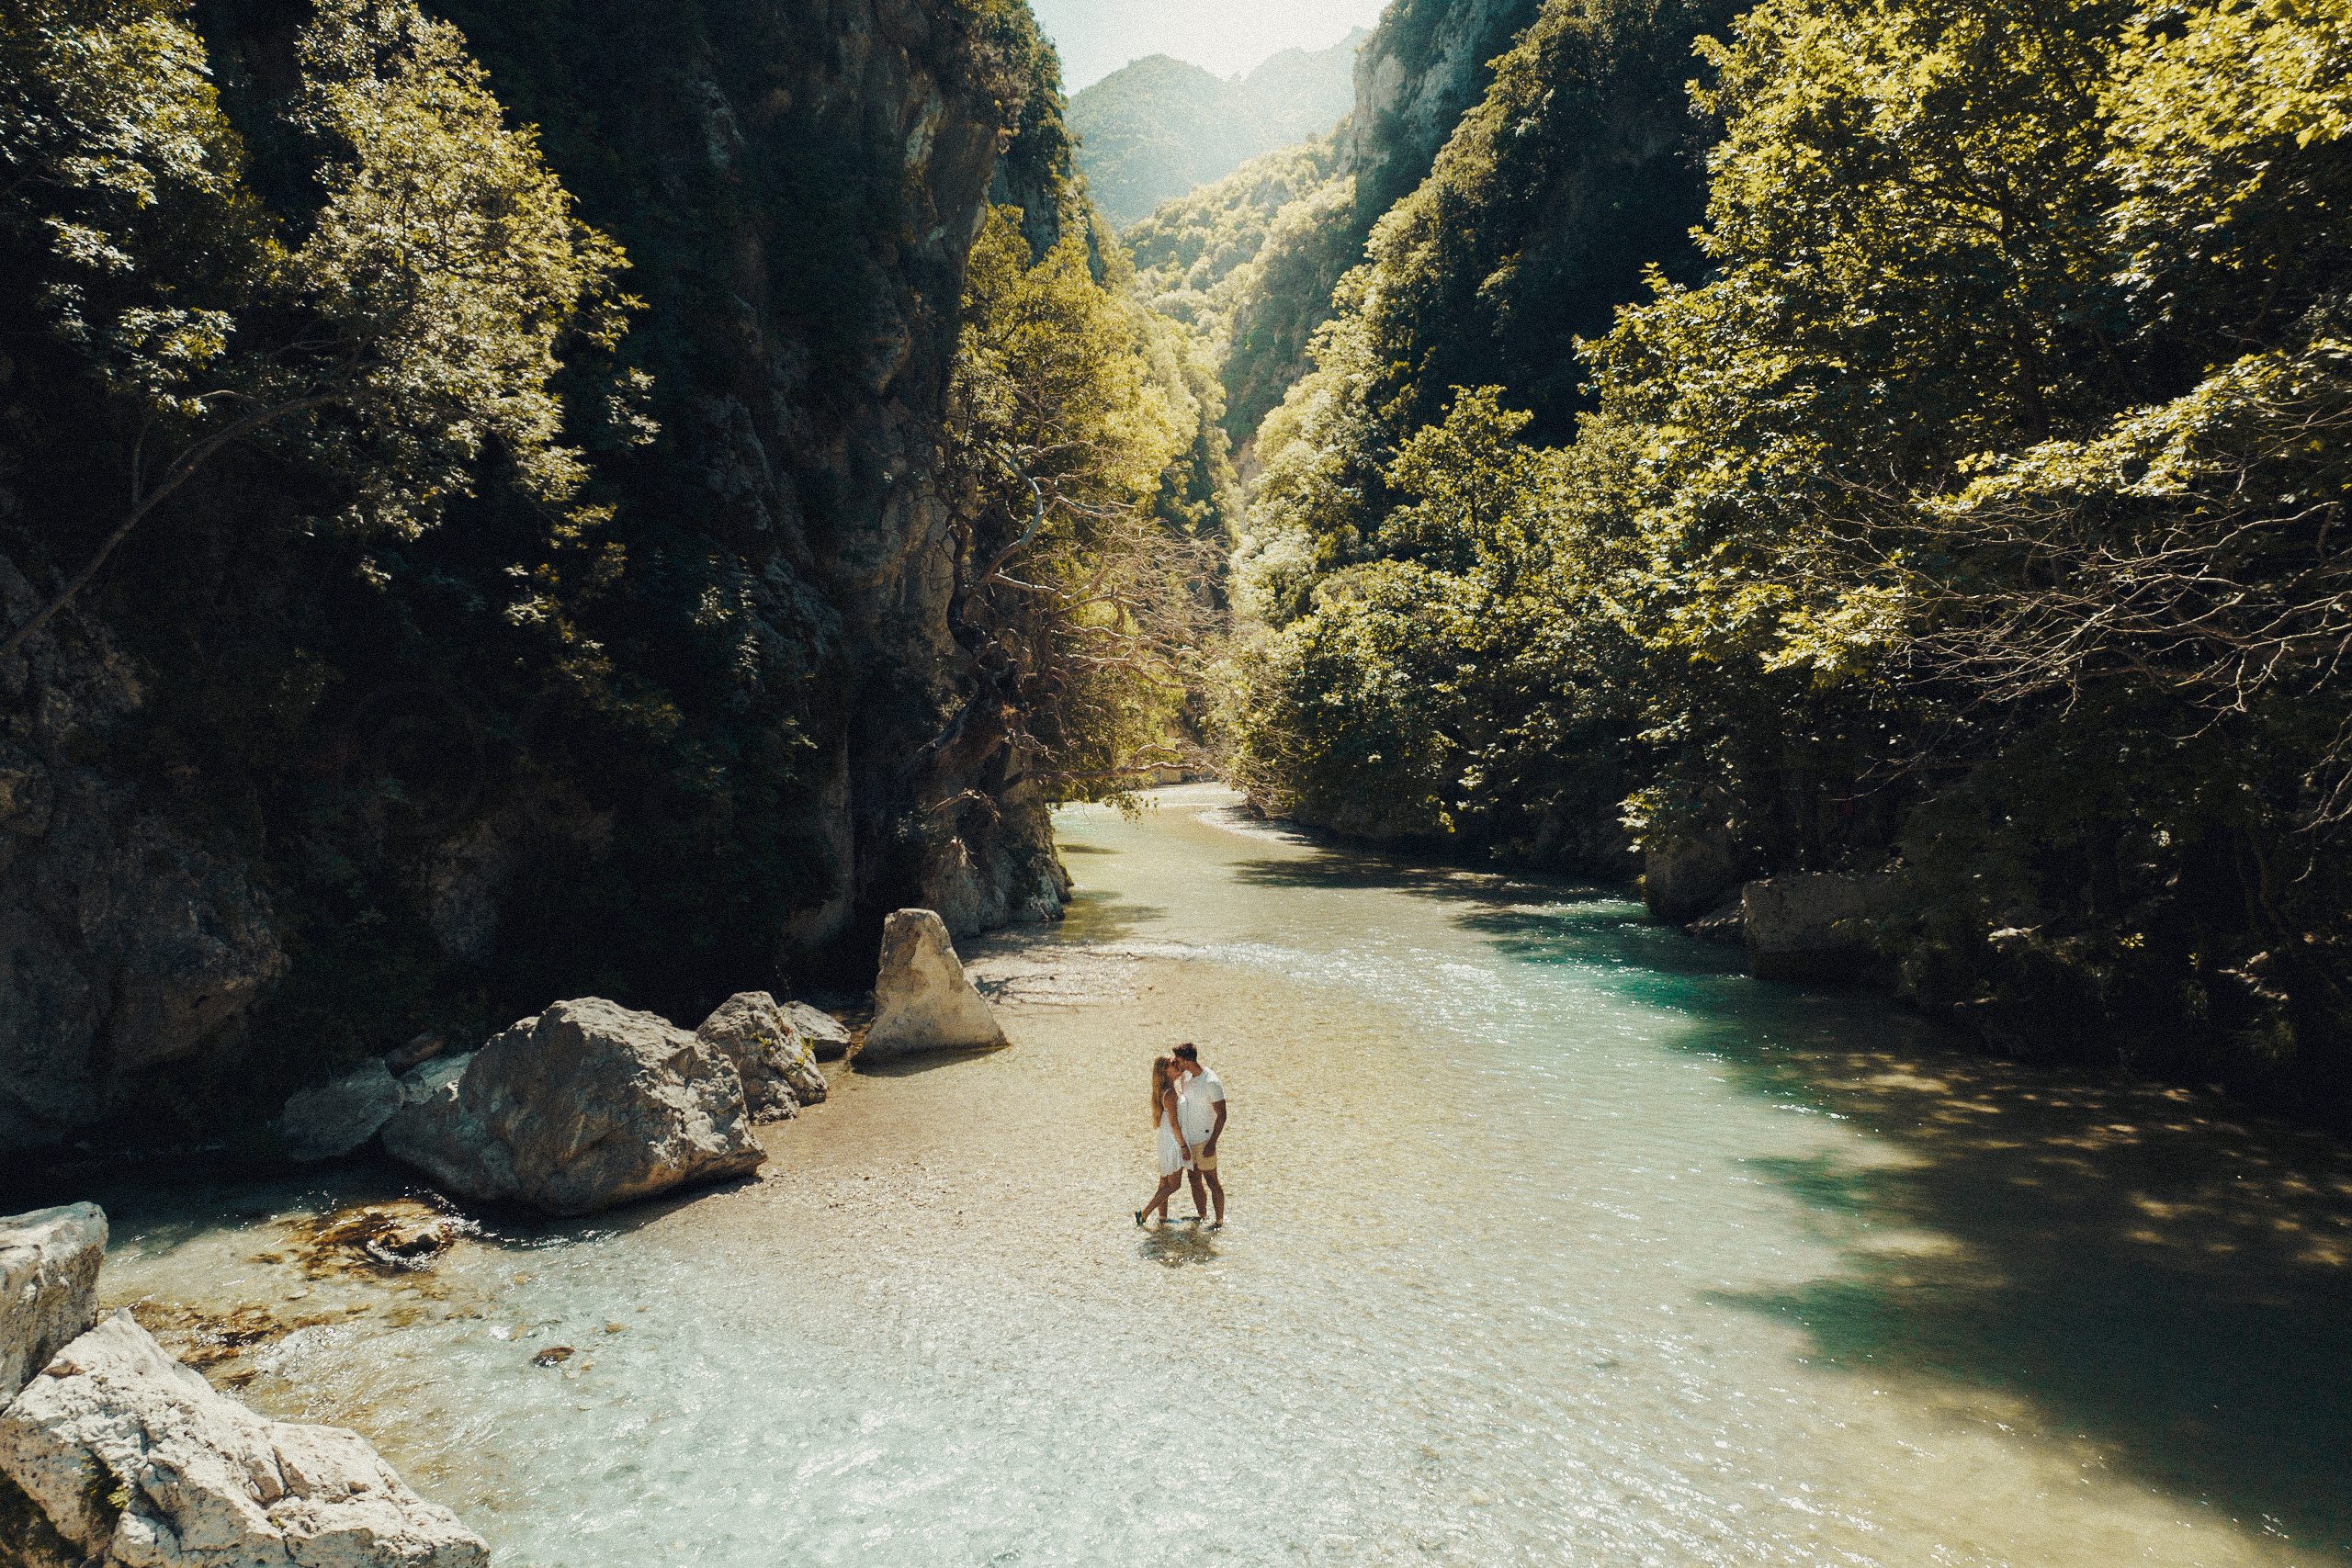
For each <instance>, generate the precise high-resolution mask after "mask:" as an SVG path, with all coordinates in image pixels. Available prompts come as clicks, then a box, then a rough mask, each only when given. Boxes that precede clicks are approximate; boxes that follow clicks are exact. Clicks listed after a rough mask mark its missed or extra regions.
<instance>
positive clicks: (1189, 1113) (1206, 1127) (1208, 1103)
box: [1176, 1067, 1225, 1145]
mask: <svg viewBox="0 0 2352 1568" xmlns="http://www.w3.org/2000/svg"><path fill="white" fill-rule="evenodd" d="M1223 1100H1225V1085H1223V1084H1222V1083H1219V1082H1218V1081H1217V1076H1216V1074H1215V1073H1213V1072H1211V1071H1209V1070H1208V1069H1207V1068H1206V1067H1203V1068H1202V1069H1201V1070H1200V1071H1199V1072H1197V1073H1194V1074H1193V1075H1192V1077H1188V1078H1186V1079H1185V1080H1184V1087H1183V1088H1182V1089H1178V1090H1177V1091H1176V1125H1177V1126H1179V1127H1181V1128H1182V1129H1183V1133H1184V1141H1185V1142H1186V1143H1188V1144H1193V1145H1199V1144H1201V1143H1204V1142H1205V1141H1206V1140H1207V1138H1208V1135H1209V1134H1211V1133H1212V1132H1214V1131H1216V1108H1217V1106H1218V1105H1219V1104H1220V1103H1222V1102H1223Z"/></svg>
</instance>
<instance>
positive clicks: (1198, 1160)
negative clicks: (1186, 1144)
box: [1193, 1151, 1216, 1170]
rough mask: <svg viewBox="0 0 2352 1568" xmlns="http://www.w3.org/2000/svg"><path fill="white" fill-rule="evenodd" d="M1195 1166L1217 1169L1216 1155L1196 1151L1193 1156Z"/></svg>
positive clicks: (1194, 1167) (1196, 1167)
mask: <svg viewBox="0 0 2352 1568" xmlns="http://www.w3.org/2000/svg"><path fill="white" fill-rule="evenodd" d="M1193 1169H1194V1170H1215V1169H1216V1156H1215V1155H1204V1154H1201V1153H1199V1152H1197V1151H1195V1152H1194V1154H1193Z"/></svg>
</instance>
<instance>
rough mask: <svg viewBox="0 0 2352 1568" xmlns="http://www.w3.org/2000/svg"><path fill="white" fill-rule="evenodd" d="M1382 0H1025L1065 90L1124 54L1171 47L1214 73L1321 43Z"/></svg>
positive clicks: (1360, 20) (1094, 77) (1362, 22)
mask: <svg viewBox="0 0 2352 1568" xmlns="http://www.w3.org/2000/svg"><path fill="white" fill-rule="evenodd" d="M1382 3H1383V0H1030V4H1031V6H1032V8H1033V9H1035V11H1036V13H1037V20H1038V22H1039V23H1040V24H1041V25H1043V26H1044V28H1045V29H1046V37H1048V38H1050V39H1053V40H1054V47H1055V48H1057V49H1058V50H1059V51H1061V56H1062V85H1063V86H1064V87H1065V88H1067V89H1068V90H1069V91H1070V92H1073V93H1075V92H1077V91H1078V90H1079V89H1080V87H1083V86H1087V85H1090V84H1091V83H1093V82H1096V81H1099V80H1100V79H1101V78H1103V77H1104V76H1107V75H1109V74H1110V73H1112V72H1114V71H1116V70H1117V69H1118V68H1119V67H1120V66H1122V65H1125V63H1126V62H1128V61H1130V60H1136V59H1139V58H1141V57H1142V56H1144V55H1147V54H1172V55H1174V56H1175V57H1176V58H1177V59H1179V60H1189V61H1191V62H1193V64H1195V65H1205V66H1207V67H1208V68H1209V69H1210V70H1212V71H1214V72H1216V73H1217V74H1218V75H1220V76H1232V75H1236V74H1238V73H1241V72H1244V71H1247V70H1249V69H1250V67H1251V66H1253V65H1255V64H1257V63H1258V62H1260V61H1261V60H1263V59H1265V58H1266V56H1268V55H1270V54H1272V53H1273V52H1274V51H1276V50H1283V49H1289V48H1291V47H1293V46H1294V45H1295V46H1297V47H1300V48H1304V49H1322V48H1325V47H1327V46H1329V45H1330V44H1335V43H1337V42H1339V41H1340V39H1342V38H1345V37H1346V36H1347V32H1348V29H1349V28H1356V27H1363V28H1368V27H1370V26H1372V25H1373V23H1374V22H1376V21H1378V20H1379V19H1380V10H1381V6H1382Z"/></svg>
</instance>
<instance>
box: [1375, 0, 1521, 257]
mask: <svg viewBox="0 0 2352 1568" xmlns="http://www.w3.org/2000/svg"><path fill="white" fill-rule="evenodd" d="M1541 9H1542V6H1541V0H1397V4H1395V5H1392V6H1389V7H1388V10H1387V12H1386V13H1385V15H1384V16H1382V17H1381V19H1380V26H1379V27H1378V28H1375V29H1374V32H1373V35H1372V37H1371V38H1370V39H1366V40H1365V42H1364V45H1363V49H1362V50H1361V51H1359V52H1358V53H1357V55H1356V105H1355V114H1354V118H1353V119H1352V121H1351V127H1350V152H1351V157H1352V161H1353V164H1354V168H1355V175H1356V211H1357V213H1358V216H1359V220H1360V222H1362V223H1363V226H1365V227H1367V228H1368V227H1370V225H1371V223H1372V221H1373V220H1374V219H1376V218H1378V217H1379V216H1380V215H1381V214H1382V213H1384V212H1385V211H1387V210H1388V209H1389V208H1390V207H1392V206H1394V205H1395V204H1396V202H1397V199H1398V198H1399V197H1403V196H1404V195H1405V194H1406V193H1407V192H1408V191H1409V190H1411V189H1412V188H1413V187H1414V186H1417V185H1419V183H1420V181H1421V176H1422V175H1426V174H1428V173H1429V170H1430V162H1431V161H1432V160H1434V159H1435V158H1436V157H1437V152H1438V149H1439V148H1441V147H1442V146H1444V145H1445V139H1446V138H1447V137H1448V136H1451V135H1452V134H1453V127H1454V124H1455V122H1456V121H1458V120H1460V119H1461V118H1462V116H1463V113H1464V110H1466V109H1468V108H1469V107H1471V106H1472V105H1473V104H1475V103H1476V102H1477V101H1478V100H1479V98H1480V97H1481V96H1484V95H1485V93H1486V91H1487V83H1488V82H1489V81H1490V80H1491V79H1492V74H1493V73H1492V72H1491V71H1490V70H1489V69H1488V64H1489V62H1491V61H1493V60H1494V58H1495V57H1496V56H1497V55H1499V54H1500V53H1502V52H1503V51H1505V50H1507V49H1509V48H1510V45H1511V40H1512V39H1514V38H1516V37H1518V36H1519V33H1520V31H1521V28H1525V27H1526V26H1527V25H1528V24H1529V23H1530V22H1532V21H1533V20H1534V19H1535V16H1536V13H1537V12H1538V11H1539V10H1541Z"/></svg>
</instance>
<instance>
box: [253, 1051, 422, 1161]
mask: <svg viewBox="0 0 2352 1568" xmlns="http://www.w3.org/2000/svg"><path fill="white" fill-rule="evenodd" d="M400 1108H401V1085H400V1080H399V1079H398V1078H396V1077H392V1072H391V1069H390V1067H387V1066H385V1065H384V1062H383V1058H382V1057H380V1056H379V1057H377V1058H375V1059H373V1060H371V1061H369V1062H368V1065H367V1066H363V1067H360V1068H358V1069H356V1071H353V1072H350V1073H346V1074H345V1075H344V1076H343V1077H339V1078H337V1079H335V1080H334V1082H333V1083H331V1084H327V1085H325V1086H324V1087H322V1088H320V1089H304V1090H303V1091H302V1092H301V1093H300V1094H298V1095H294V1096H292V1097H291V1098H290V1099H288V1100H287V1101H286V1109H285V1110H283V1111H279V1112H278V1115H277V1141H278V1142H279V1143H280V1144H282V1145H285V1149H286V1154H287V1156H288V1158H290V1159H298V1160H316V1159H334V1158H336V1157H338V1156H343V1155H347V1154H351V1153H353V1152H355V1151H356V1150H357V1149H358V1148H360V1147H361V1146H362V1145H365V1144H366V1143H367V1142H368V1139H370V1138H372V1137H374V1136H375V1135H376V1134H377V1133H378V1132H379V1131H380V1130H381V1129H382V1127H383V1125H384V1123H385V1122H389V1121H390V1120H391V1119H392V1112H393V1111H398V1110H399V1109H400Z"/></svg>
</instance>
